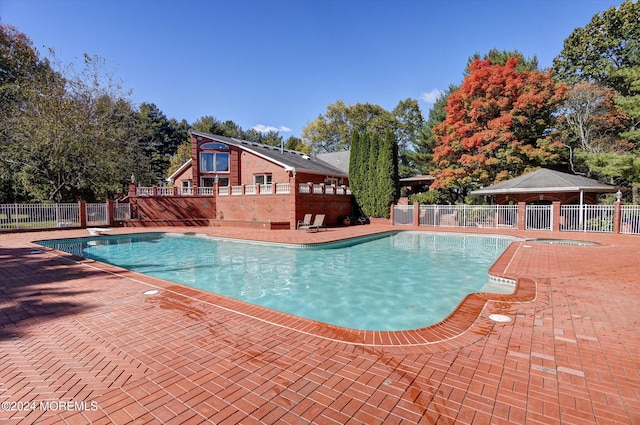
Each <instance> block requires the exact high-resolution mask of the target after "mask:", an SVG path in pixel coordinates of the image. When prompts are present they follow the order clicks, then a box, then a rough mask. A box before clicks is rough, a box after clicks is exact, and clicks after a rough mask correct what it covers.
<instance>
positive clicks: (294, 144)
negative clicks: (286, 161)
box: [284, 136, 311, 154]
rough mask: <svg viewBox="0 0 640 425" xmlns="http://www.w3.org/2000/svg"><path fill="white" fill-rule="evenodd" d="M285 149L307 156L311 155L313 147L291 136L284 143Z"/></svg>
mask: <svg viewBox="0 0 640 425" xmlns="http://www.w3.org/2000/svg"><path fill="white" fill-rule="evenodd" d="M284 148H285V149H291V150H294V151H298V152H303V153H306V154H309V153H311V147H310V146H307V145H305V144H304V142H303V141H302V139H301V138H299V137H296V136H289V138H288V139H287V140H286V141H285V142H284Z"/></svg>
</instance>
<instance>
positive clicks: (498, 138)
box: [432, 58, 564, 198]
mask: <svg viewBox="0 0 640 425" xmlns="http://www.w3.org/2000/svg"><path fill="white" fill-rule="evenodd" d="M517 64H518V59H516V58H512V59H510V60H508V61H507V63H506V64H505V65H504V66H501V65H492V64H491V62H490V61H489V60H476V61H474V62H473V63H472V64H471V66H470V74H469V76H468V77H466V78H465V79H464V81H463V83H462V85H461V86H460V88H459V89H458V90H456V91H455V92H454V93H452V94H451V95H450V96H449V101H448V104H447V107H446V108H445V111H446V114H447V117H446V119H445V121H444V122H443V123H442V124H440V125H438V126H436V127H435V128H434V134H435V136H436V140H437V142H438V146H436V147H435V148H434V157H433V160H434V162H435V164H436V171H435V173H434V174H435V177H436V178H437V180H436V181H435V182H434V184H433V186H432V187H433V188H450V189H455V190H456V191H457V193H458V195H459V196H460V197H462V198H463V197H464V196H466V194H467V192H468V191H469V190H472V189H474V188H477V187H480V186H485V185H488V184H491V183H494V182H499V181H501V180H504V179H506V178H509V177H510V176H518V175H520V174H522V173H523V172H525V171H526V170H528V169H531V168H534V167H537V166H540V165H544V164H547V163H550V162H552V161H553V160H555V159H557V158H558V153H557V152H558V150H559V149H560V148H561V147H562V143H560V142H559V141H556V140H553V139H552V138H551V135H550V133H549V131H550V129H552V128H554V127H555V117H554V112H555V110H556V108H557V106H558V103H559V102H561V101H562V100H563V99H564V88H563V86H561V85H557V84H555V83H554V82H553V81H552V80H551V77H550V75H549V74H548V73H543V72H540V71H535V70H534V71H524V72H518V71H517V69H516V67H517Z"/></svg>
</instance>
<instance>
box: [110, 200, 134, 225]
mask: <svg viewBox="0 0 640 425" xmlns="http://www.w3.org/2000/svg"><path fill="white" fill-rule="evenodd" d="M130 218H131V204H115V205H114V206H113V219H114V220H118V221H124V220H129V219H130Z"/></svg>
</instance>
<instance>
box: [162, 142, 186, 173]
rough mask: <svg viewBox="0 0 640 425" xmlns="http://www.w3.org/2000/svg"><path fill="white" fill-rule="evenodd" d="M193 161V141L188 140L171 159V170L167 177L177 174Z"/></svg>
mask: <svg viewBox="0 0 640 425" xmlns="http://www.w3.org/2000/svg"><path fill="white" fill-rule="evenodd" d="M190 159H191V140H186V141H185V142H184V143H182V144H181V145H180V146H178V149H177V150H176V153H175V154H174V155H172V156H171V158H170V159H169V169H168V170H167V177H168V176H170V175H171V174H173V173H175V172H176V171H177V170H178V168H180V167H182V166H183V165H184V163H185V162H187V161H189V160H190Z"/></svg>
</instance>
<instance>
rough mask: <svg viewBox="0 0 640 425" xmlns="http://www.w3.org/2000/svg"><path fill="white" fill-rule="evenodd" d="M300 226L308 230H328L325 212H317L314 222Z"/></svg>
mask: <svg viewBox="0 0 640 425" xmlns="http://www.w3.org/2000/svg"><path fill="white" fill-rule="evenodd" d="M300 228H301V229H304V230H306V231H307V232H317V231H318V230H320V229H325V230H326V228H325V227H324V214H317V215H316V218H315V219H314V220H313V223H312V224H309V225H307V226H300Z"/></svg>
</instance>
